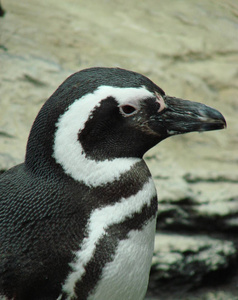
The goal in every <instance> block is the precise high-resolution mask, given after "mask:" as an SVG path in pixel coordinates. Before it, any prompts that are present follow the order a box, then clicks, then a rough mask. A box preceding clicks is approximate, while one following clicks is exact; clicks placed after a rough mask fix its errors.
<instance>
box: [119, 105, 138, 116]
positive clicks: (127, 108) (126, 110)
mask: <svg viewBox="0 0 238 300" xmlns="http://www.w3.org/2000/svg"><path fill="white" fill-rule="evenodd" d="M120 109H121V111H122V113H123V114H125V115H131V114H133V113H134V112H135V111H136V108H135V107H134V106H131V105H128V104H127V105H122V106H121V107H120Z"/></svg>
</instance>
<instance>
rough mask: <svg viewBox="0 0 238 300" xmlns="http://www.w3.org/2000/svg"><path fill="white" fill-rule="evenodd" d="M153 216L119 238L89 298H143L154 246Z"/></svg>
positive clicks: (94, 299)
mask: <svg viewBox="0 0 238 300" xmlns="http://www.w3.org/2000/svg"><path fill="white" fill-rule="evenodd" d="M155 224H156V222H155V219H154V220H151V221H150V222H149V223H148V224H147V225H145V226H144V228H143V229H142V230H141V231H137V230H132V231H130V233H129V235H128V239H126V240H122V241H120V243H119V245H118V248H117V251H116V254H115V258H114V260H113V261H112V262H110V263H108V264H106V266H105V267H104V269H103V274H102V278H101V280H100V281H99V282H98V284H97V286H96V288H95V290H94V293H93V294H92V295H91V296H90V297H89V298H88V299H89V300H105V299H110V300H142V299H144V296H145V293H146V290H147V285H148V279H149V271H150V267H151V260H152V255H153V249H154V236H155Z"/></svg>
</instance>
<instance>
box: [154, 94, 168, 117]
mask: <svg viewBox="0 0 238 300" xmlns="http://www.w3.org/2000/svg"><path fill="white" fill-rule="evenodd" d="M155 95H156V99H157V102H158V103H159V105H160V108H159V110H158V112H161V111H162V110H163V109H165V108H166V107H167V105H166V104H165V102H164V99H163V97H162V96H161V95H160V94H159V93H157V92H155Z"/></svg>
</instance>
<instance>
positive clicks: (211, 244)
mask: <svg viewBox="0 0 238 300" xmlns="http://www.w3.org/2000/svg"><path fill="white" fill-rule="evenodd" d="M235 261H236V248H235V245H234V243H233V242H231V241H225V240H220V239H215V238H211V237H208V236H205V235H196V236H188V235H179V234H162V233H161V234H157V235H156V239H155V250H154V256H153V260H152V269H151V278H150V290H155V291H160V292H161V291H166V290H167V288H168V286H170V285H171V283H172V285H173V288H171V289H174V290H178V289H181V287H183V288H182V289H184V288H185V287H186V288H185V289H191V288H194V287H197V286H198V285H200V284H201V283H203V282H204V280H206V281H209V280H210V282H212V280H214V278H216V277H215V276H217V274H219V276H220V277H221V278H222V274H223V273H224V275H223V276H224V277H225V276H227V270H228V269H232V266H233V265H234V264H235ZM221 280H222V279H221Z"/></svg>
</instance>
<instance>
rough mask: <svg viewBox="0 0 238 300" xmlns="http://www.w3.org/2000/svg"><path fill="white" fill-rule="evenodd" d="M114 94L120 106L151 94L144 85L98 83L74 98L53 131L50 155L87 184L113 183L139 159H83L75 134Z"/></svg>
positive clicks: (75, 177) (77, 178)
mask: <svg viewBox="0 0 238 300" xmlns="http://www.w3.org/2000/svg"><path fill="white" fill-rule="evenodd" d="M110 96H111V97H113V98H114V99H115V100H116V101H117V102H118V105H119V106H122V105H125V104H127V103H128V102H129V103H136V102H138V101H140V100H142V99H145V98H148V97H153V96H154V95H153V93H151V92H149V91H148V90H147V89H146V88H145V87H140V88H118V87H110V86H101V87H99V88H98V89H97V90H95V92H94V93H90V94H86V95H84V96H83V97H82V98H80V99H78V100H75V101H74V103H72V104H71V105H70V106H69V108H68V110H67V111H66V112H65V113H64V114H63V115H61V116H60V118H59V120H58V122H57V124H56V127H57V130H56V132H55V141H54V146H53V157H54V158H55V160H56V162H57V163H59V164H60V165H61V166H62V168H63V170H64V171H65V173H66V174H68V175H70V176H71V177H72V178H74V179H75V180H77V181H83V182H84V183H85V184H87V185H91V186H98V185H101V184H105V183H108V182H112V181H114V180H116V179H118V178H119V176H120V175H121V174H122V173H124V172H126V171H129V170H130V168H131V167H132V166H133V165H134V164H135V163H136V162H138V161H139V160H140V159H138V158H133V157H128V158H116V159H113V160H104V161H95V160H92V159H88V158H86V155H85V154H84V151H83V148H82V145H81V144H80V142H79V141H78V133H79V132H80V131H81V130H83V129H84V126H85V123H86V122H87V120H88V119H89V116H90V115H91V113H92V111H93V110H94V109H95V108H96V107H97V106H99V105H100V102H101V101H103V100H102V99H104V100H105V99H107V98H108V97H110Z"/></svg>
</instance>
